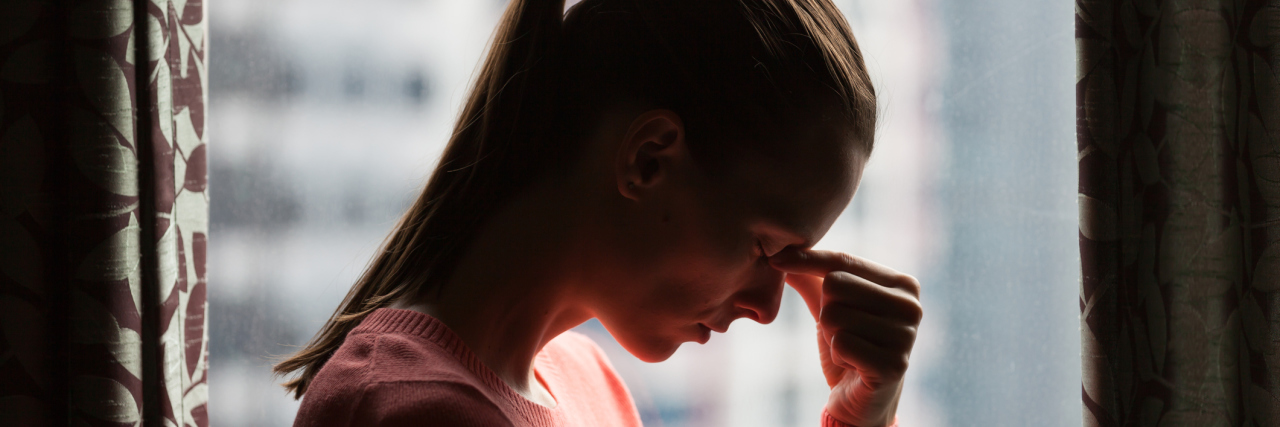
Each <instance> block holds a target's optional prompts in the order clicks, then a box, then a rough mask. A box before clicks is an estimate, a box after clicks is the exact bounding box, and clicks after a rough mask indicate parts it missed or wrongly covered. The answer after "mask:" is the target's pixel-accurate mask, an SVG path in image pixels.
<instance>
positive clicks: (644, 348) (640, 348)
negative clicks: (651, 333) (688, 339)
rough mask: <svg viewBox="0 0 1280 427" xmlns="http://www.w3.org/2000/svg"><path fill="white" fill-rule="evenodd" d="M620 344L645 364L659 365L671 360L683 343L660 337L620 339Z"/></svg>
mask: <svg viewBox="0 0 1280 427" xmlns="http://www.w3.org/2000/svg"><path fill="white" fill-rule="evenodd" d="M633 338H634V337H633ZM618 344H621V345H622V348H625V349H627V352H628V353H631V355H632V356H635V357H636V358H637V359H640V360H641V361H644V362H645V363H658V362H662V361H665V360H667V359H670V358H671V355H672V354H675V352H676V349H679V348H680V344H683V343H682V342H678V341H674V340H670V339H663V338H659V337H647V339H639V340H631V339H628V340H622V339H619V340H618Z"/></svg>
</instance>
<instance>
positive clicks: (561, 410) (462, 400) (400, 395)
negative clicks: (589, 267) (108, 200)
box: [294, 309, 845, 427]
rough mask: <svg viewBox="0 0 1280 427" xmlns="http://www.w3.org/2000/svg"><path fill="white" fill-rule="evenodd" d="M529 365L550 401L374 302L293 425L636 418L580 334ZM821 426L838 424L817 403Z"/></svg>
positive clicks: (421, 319)
mask: <svg viewBox="0 0 1280 427" xmlns="http://www.w3.org/2000/svg"><path fill="white" fill-rule="evenodd" d="M534 373H535V374H536V375H537V376H538V378H539V379H540V380H541V381H542V383H543V384H545V385H546V387H547V390H548V391H550V392H551V395H552V396H554V397H555V399H556V403H557V405H556V407H555V408H548V407H545V406H542V405H539V404H536V403H533V402H531V401H529V400H527V399H525V398H524V397H523V396H520V395H519V394H517V393H516V392H515V391H514V390H512V389H511V388H510V387H508V386H507V385H506V383H504V382H503V381H502V380H501V379H499V378H498V376H497V375H496V374H494V373H493V371H490V370H489V369H488V368H487V367H485V366H484V365H483V364H481V363H480V360H479V359H477V358H476V356H475V355H474V354H472V353H471V350H470V349H468V348H467V346H466V345H465V344H463V342H462V340H461V339H459V338H458V336H457V335H454V333H453V331H450V330H449V328H448V327H447V326H445V325H444V323H442V322H440V321H439V320H436V319H435V318H433V317H431V316H428V315H426V314H422V313H418V312H415V311H408V310H394V309H380V310H377V311H375V312H373V313H372V314H370V315H369V317H367V318H365V320H364V321H363V322H362V323H361V324H360V326H358V327H356V328H355V329H354V330H352V331H351V333H350V334H348V335H347V338H346V340H345V341H344V342H343V343H342V346H341V347H340V348H339V349H338V351H337V353H335V354H334V355H333V358H331V359H329V362H328V363H326V364H325V365H324V367H323V368H321V369H320V372H319V373H318V374H317V375H316V378H315V380H314V381H313V382H312V383H311V386H310V387H308V389H307V394H306V396H305V398H304V399H303V401H302V407H301V408H300V409H298V417H297V419H296V420H295V421H294V426H299V427H310V426H326V427H327V426H335V427H336V426H441V427H464V426H465V427H473V426H474V427H489V426H530V427H553V426H556V427H558V426H564V427H570V426H572V427H578V426H581V427H603V426H610V427H613V426H616V427H631V426H637V427H638V426H640V415H639V413H638V412H637V411H636V407H635V404H634V403H632V401H631V394H630V393H629V392H628V391H627V387H626V385H624V384H623V383H622V379H621V378H619V377H618V374H617V372H615V371H614V370H613V366H612V365H610V364H609V360H608V359H607V358H605V355H604V352H602V351H601V350H600V347H598V346H596V344H595V343H594V342H592V341H591V339H590V338H587V337H586V336H583V335H581V334H578V333H575V332H566V333H564V334H561V335H560V336H559V337H556V338H555V339H554V340H551V342H550V343H547V345H546V347H544V348H543V349H542V351H541V352H539V353H538V355H537V358H536V360H534ZM822 425H823V426H824V427H845V424H842V423H840V422H838V421H836V420H835V419H833V418H831V416H830V415H827V414H826V413H825V412H824V413H823V414H822Z"/></svg>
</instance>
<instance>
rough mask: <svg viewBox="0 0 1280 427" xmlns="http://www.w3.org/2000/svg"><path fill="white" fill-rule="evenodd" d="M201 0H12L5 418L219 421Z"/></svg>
mask: <svg viewBox="0 0 1280 427" xmlns="http://www.w3.org/2000/svg"><path fill="white" fill-rule="evenodd" d="M205 52H206V51H205V25H204V4H203V3H202V2H201V1H200V0H92V1H90V0H3V1H0V322H2V327H0V329H3V330H2V331H0V425H4V426H44V425H50V426H53V425H57V426H66V425H73V426H122V425H147V426H205V425H208V420H207V418H208V417H207V415H206V414H207V410H206V407H205V403H206V400H207V397H206V396H207V394H208V393H207V386H206V384H207V383H206V375H205V373H206V366H207V365H206V359H207V358H206V353H207V346H206V343H207V342H208V335H207V333H206V332H205V325H206V320H205V316H204V314H205V310H206V303H205V293H206V290H205V253H206V251H205V248H206V235H207V232H208V225H207V223H208V221H207V217H208V199H207V197H206V193H205V183H206V170H207V169H206V163H207V162H206V146H205V142H204V141H205V137H206V135H205V134H204V132H205V98H206V94H205V75H206V72H205Z"/></svg>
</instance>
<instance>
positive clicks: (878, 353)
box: [831, 331, 910, 387]
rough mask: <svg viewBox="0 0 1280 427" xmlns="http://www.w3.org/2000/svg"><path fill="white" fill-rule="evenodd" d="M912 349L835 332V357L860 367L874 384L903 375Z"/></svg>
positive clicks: (864, 376) (863, 376) (849, 364)
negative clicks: (904, 350)
mask: <svg viewBox="0 0 1280 427" xmlns="http://www.w3.org/2000/svg"><path fill="white" fill-rule="evenodd" d="M909 356H910V353H904V352H902V351H898V350H892V349H887V348H884V347H882V346H879V345H876V344H875V343H872V342H871V341H869V340H867V339H865V338H863V337H861V336H858V335H856V334H853V333H850V332H847V331H840V332H839V333H837V334H835V335H832V336H831V358H832V360H836V361H841V362H843V364H845V365H846V366H848V367H849V368H853V369H857V370H858V374H859V375H862V378H863V381H865V382H867V383H868V384H869V385H871V386H873V387H874V386H876V385H878V384H875V383H881V384H883V383H889V382H894V381H898V380H900V379H902V377H903V376H904V375H906V372H907V366H908V365H909V364H910V362H909Z"/></svg>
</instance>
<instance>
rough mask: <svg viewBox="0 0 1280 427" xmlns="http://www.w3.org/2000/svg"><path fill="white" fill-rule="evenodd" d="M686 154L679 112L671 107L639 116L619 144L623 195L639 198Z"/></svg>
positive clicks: (619, 179) (618, 178) (618, 166)
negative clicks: (670, 108)
mask: <svg viewBox="0 0 1280 427" xmlns="http://www.w3.org/2000/svg"><path fill="white" fill-rule="evenodd" d="M687 155H688V154H687V150H686V149H685V146H684V124H683V123H682V122H681V120H680V116H679V115H677V114H676V113H675V112H673V111H671V110H650V111H647V112H645V113H643V114H641V115H639V116H637V117H636V118H635V120H632V122H631V126H630V127H629V128H628V129H627V133H626V135H625V136H624V137H623V139H622V141H621V143H620V144H619V146H618V156H617V163H616V165H615V178H616V181H617V186H618V191H619V192H620V193H622V196H623V197H626V198H628V199H632V200H639V199H640V198H641V197H642V196H643V195H644V194H646V193H647V192H649V190H651V189H653V188H654V187H655V186H657V185H659V184H660V183H661V182H662V181H663V180H664V179H665V178H666V176H668V175H669V171H668V169H670V168H671V167H672V166H673V165H675V164H678V163H681V162H682V160H684V159H683V157H685V156H687Z"/></svg>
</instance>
